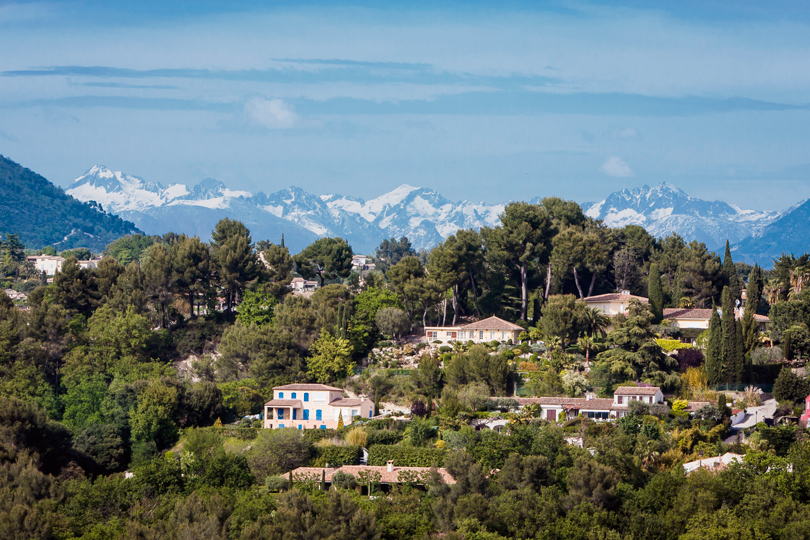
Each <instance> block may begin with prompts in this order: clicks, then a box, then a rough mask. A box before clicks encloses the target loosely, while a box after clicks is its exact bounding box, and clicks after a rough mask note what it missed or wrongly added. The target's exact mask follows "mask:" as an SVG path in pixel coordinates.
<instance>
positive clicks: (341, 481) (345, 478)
mask: <svg viewBox="0 0 810 540" xmlns="http://www.w3.org/2000/svg"><path fill="white" fill-rule="evenodd" d="M332 485H333V486H335V487H336V488H338V489H354V488H355V487H357V479H356V478H355V477H354V475H351V474H349V473H345V472H342V471H338V472H336V473H335V474H333V475H332Z"/></svg>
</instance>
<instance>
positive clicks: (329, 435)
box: [304, 429, 338, 444]
mask: <svg viewBox="0 0 810 540" xmlns="http://www.w3.org/2000/svg"><path fill="white" fill-rule="evenodd" d="M337 436H338V432H337V430H335V429H305V430H304V440H305V441H307V442H308V443H310V444H315V443H316V442H318V441H322V440H323V439H334V438H335V437H337Z"/></svg>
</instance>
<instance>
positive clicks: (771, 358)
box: [751, 346, 785, 366]
mask: <svg viewBox="0 0 810 540" xmlns="http://www.w3.org/2000/svg"><path fill="white" fill-rule="evenodd" d="M784 358H785V355H784V354H783V353H782V348H781V347H778V346H773V347H760V348H758V349H754V350H753V351H751V363H752V364H754V365H755V366H766V365H768V364H773V363H775V362H779V361H780V360H782V359H784Z"/></svg>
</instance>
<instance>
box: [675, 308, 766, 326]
mask: <svg viewBox="0 0 810 540" xmlns="http://www.w3.org/2000/svg"><path fill="white" fill-rule="evenodd" d="M717 312H718V313H719V314H720V315H721V316H722V314H723V311H722V310H721V309H718V310H717ZM743 315H744V311H743V310H742V309H737V310H734V318H736V319H741V318H742V316H743ZM711 318H712V310H711V309H695V308H664V319H667V320H669V321H672V324H673V326H677V327H678V328H697V329H699V330H707V329H708V328H709V320H710V319H711ZM754 321H755V322H756V324H757V327H758V328H759V331H760V332H765V331H766V330H767V327H768V323H770V322H771V320H770V319H769V318H768V317H766V316H765V315H754Z"/></svg>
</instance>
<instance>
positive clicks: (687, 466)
mask: <svg viewBox="0 0 810 540" xmlns="http://www.w3.org/2000/svg"><path fill="white" fill-rule="evenodd" d="M743 459H745V456H741V455H740V454H734V453H732V452H726V453H725V454H723V455H722V456H715V457H708V458H703V459H699V460H697V461H690V462H689V463H684V464H683V468H684V470H685V471H686V474H689V473H692V472H694V471H696V470H698V469H708V470H710V471H721V470H723V469H725V468H726V467H728V466H729V465H730V464H731V463H735V462H737V463H742V461H743Z"/></svg>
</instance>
